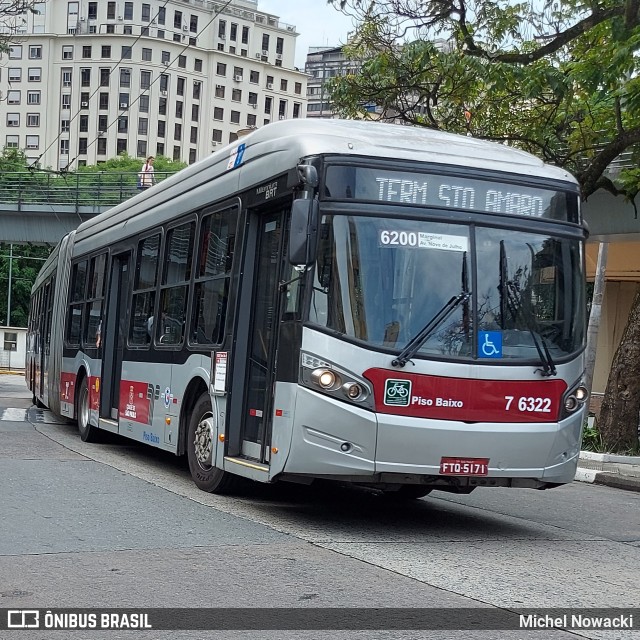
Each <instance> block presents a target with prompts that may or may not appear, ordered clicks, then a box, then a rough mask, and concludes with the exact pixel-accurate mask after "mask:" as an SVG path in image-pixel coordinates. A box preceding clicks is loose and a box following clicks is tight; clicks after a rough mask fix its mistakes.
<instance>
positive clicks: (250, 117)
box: [247, 113, 256, 127]
mask: <svg viewBox="0 0 640 640" xmlns="http://www.w3.org/2000/svg"><path fill="white" fill-rule="evenodd" d="M247 126H248V127H255V126H256V114H255V113H249V114H247Z"/></svg>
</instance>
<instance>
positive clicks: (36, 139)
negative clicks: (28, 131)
mask: <svg viewBox="0 0 640 640" xmlns="http://www.w3.org/2000/svg"><path fill="white" fill-rule="evenodd" d="M39 148H40V136H27V149H39Z"/></svg>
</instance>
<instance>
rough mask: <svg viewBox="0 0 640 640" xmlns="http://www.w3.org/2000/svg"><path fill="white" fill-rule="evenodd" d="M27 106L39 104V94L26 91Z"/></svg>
mask: <svg viewBox="0 0 640 640" xmlns="http://www.w3.org/2000/svg"><path fill="white" fill-rule="evenodd" d="M27 104H40V92H39V91H27Z"/></svg>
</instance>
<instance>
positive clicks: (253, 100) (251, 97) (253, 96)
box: [249, 91, 258, 107]
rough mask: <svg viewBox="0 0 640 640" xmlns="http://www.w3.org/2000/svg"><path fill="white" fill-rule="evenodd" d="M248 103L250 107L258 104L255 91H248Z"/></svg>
mask: <svg viewBox="0 0 640 640" xmlns="http://www.w3.org/2000/svg"><path fill="white" fill-rule="evenodd" d="M249 104H250V105H251V106H252V107H255V106H256V105H257V104H258V94H257V93H253V92H251V91H250V92H249Z"/></svg>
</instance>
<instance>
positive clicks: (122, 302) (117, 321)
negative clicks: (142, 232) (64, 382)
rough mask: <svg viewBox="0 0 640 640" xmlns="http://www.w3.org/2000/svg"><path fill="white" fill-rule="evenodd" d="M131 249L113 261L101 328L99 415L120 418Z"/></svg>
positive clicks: (115, 257) (116, 256)
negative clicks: (103, 324)
mask: <svg viewBox="0 0 640 640" xmlns="http://www.w3.org/2000/svg"><path fill="white" fill-rule="evenodd" d="M130 272H131V251H127V252H125V253H119V254H116V255H114V256H113V258H112V260H111V271H110V274H109V284H108V286H109V289H108V293H107V307H106V313H105V314H104V315H103V318H104V320H103V322H104V323H105V326H104V327H103V331H102V345H103V349H102V354H103V355H102V376H101V384H100V417H101V418H106V419H108V420H118V410H119V406H120V378H121V376H122V358H123V353H124V347H125V344H126V340H127V322H128V318H129V313H128V306H127V302H128V296H129V273H130Z"/></svg>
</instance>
